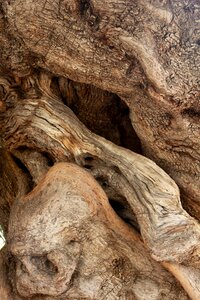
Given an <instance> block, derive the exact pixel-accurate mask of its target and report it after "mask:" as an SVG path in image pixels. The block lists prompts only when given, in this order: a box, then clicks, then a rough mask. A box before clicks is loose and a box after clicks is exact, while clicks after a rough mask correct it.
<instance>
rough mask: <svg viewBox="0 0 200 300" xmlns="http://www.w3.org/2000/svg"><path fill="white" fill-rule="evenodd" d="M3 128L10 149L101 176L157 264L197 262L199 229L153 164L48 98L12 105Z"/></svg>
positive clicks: (175, 192) (175, 191)
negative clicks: (123, 202) (129, 212)
mask: <svg viewBox="0 0 200 300" xmlns="http://www.w3.org/2000/svg"><path fill="white" fill-rule="evenodd" d="M22 116H23V118H22ZM25 116H26V117H25ZM2 128H3V129H4V130H3V139H4V143H5V146H6V148H7V149H9V150H10V151H16V150H15V149H16V148H18V147H21V146H23V147H25V146H26V147H30V148H33V147H35V145H37V148H38V150H39V151H41V152H44V151H48V153H49V154H50V156H52V158H53V159H57V160H68V161H73V162H76V163H77V164H79V165H80V166H82V167H86V168H88V169H89V170H90V171H91V172H92V174H94V176H96V178H97V180H98V178H102V177H103V178H104V180H106V181H107V184H108V185H109V186H111V187H112V188H113V189H114V190H116V191H117V192H118V193H119V192H121V193H122V194H123V196H125V197H126V199H127V201H128V203H129V204H130V206H131V208H132V209H133V211H134V213H135V214H136V217H137V220H138V223H139V226H140V231H141V234H142V238H143V240H144V243H145V244H146V245H147V246H148V248H149V249H150V252H151V255H152V256H153V257H154V258H155V259H156V260H158V261H161V262H162V261H164V262H170V263H172V264H174V263H183V262H184V263H186V264H189V265H191V264H192V265H193V264H194V263H195V262H196V260H197V258H196V256H198V245H199V239H200V231H199V225H198V223H197V222H196V221H195V220H194V219H193V218H191V217H190V216H189V215H188V214H187V213H186V212H185V211H184V210H183V208H182V206H181V203H180V196H179V190H178V187H177V186H176V184H175V183H174V181H173V180H172V179H171V178H170V177H169V176H168V175H167V174H166V173H165V172H164V171H163V170H162V169H160V168H159V167H158V166H157V165H156V164H155V163H154V162H152V161H150V160H149V159H147V158H145V157H143V156H141V155H139V154H136V153H133V152H131V151H129V150H126V149H123V148H121V147H118V146H116V145H114V144H112V143H111V142H108V141H106V140H105V139H103V138H101V137H99V136H96V135H95V134H92V133H91V132H90V131H89V130H88V129H87V128H86V127H85V126H84V125H83V124H81V123H80V121H79V120H78V119H77V118H76V117H75V115H74V114H73V113H72V112H71V111H70V109H69V108H67V107H66V106H65V105H64V104H62V103H61V102H57V101H55V100H53V99H51V98H50V97H42V98H40V99H30V100H29V99H26V103H20V102H19V101H17V102H16V103H15V105H14V108H12V109H9V110H7V116H6V117H5V116H4V119H3V122H2ZM22 128H23V130H22ZM13 131H14V132H15V134H13ZM55 145H56V147H55ZM39 148H40V149H39ZM30 171H31V169H30ZM197 263H198V261H197ZM177 278H179V274H178V276H177ZM186 287H187V286H186Z"/></svg>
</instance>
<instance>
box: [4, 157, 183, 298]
mask: <svg viewBox="0 0 200 300" xmlns="http://www.w3.org/2000/svg"><path fill="white" fill-rule="evenodd" d="M8 243H9V250H10V251H11V253H12V254H13V255H14V257H15V260H16V278H15V281H14V282H13V288H14V290H15V291H16V293H17V294H19V295H20V296H23V297H32V296H33V298H31V299H37V300H38V299H40V297H41V296H40V295H46V296H54V297H56V299H99V300H100V299H102V300H103V299H105V300H106V299H108V300H112V299H124V300H128V299H132V300H133V299H144V295H145V299H146V300H148V299H149V300H154V299H161V298H162V299H166V300H168V299H188V298H187V296H186V294H184V292H183V291H181V289H180V288H179V286H178V284H175V282H174V280H173V278H172V277H170V275H169V274H168V273H167V272H166V271H165V270H164V269H163V268H162V267H161V266H160V265H159V264H158V263H156V262H155V261H154V260H153V259H152V258H150V255H149V253H148V252H147V250H146V248H145V247H144V245H142V242H141V240H140V239H139V237H138V235H137V234H136V233H135V232H134V230H133V228H130V227H128V225H126V224H125V223H124V222H123V221H122V220H121V219H120V218H119V217H118V216H117V214H116V213H115V212H114V211H113V209H112V208H111V206H110V204H109V202H108V199H107V196H106V194H105V193H104V191H103V189H102V188H101V187H100V185H98V184H97V182H96V181H95V180H94V178H93V177H92V176H91V175H90V174H89V172H88V171H85V170H84V169H83V168H80V167H78V166H76V165H74V164H69V163H59V164H56V165H55V166H54V167H52V168H51V169H50V170H49V172H48V173H47V174H46V176H45V177H44V178H43V179H42V180H41V181H40V182H39V184H38V185H37V186H36V187H35V188H34V189H33V191H32V192H31V193H29V194H28V195H26V196H25V197H23V198H21V199H18V200H17V201H16V202H15V203H14V205H13V207H12V212H11V217H10V224H9V237H8ZM14 271H15V270H12V271H11V272H14ZM158 274H159V275H158ZM13 278H14V276H13ZM34 296H35V297H34ZM38 297H39V298H38ZM41 299H52V298H51V297H50V298H48V297H47V298H46V297H44V298H42V297H41Z"/></svg>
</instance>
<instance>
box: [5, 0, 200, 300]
mask: <svg viewBox="0 0 200 300" xmlns="http://www.w3.org/2000/svg"><path fill="white" fill-rule="evenodd" d="M199 11H200V4H199V0H192V1H185V0H184V1H176V0H170V1H167V0H166V1H157V0H155V1H151V0H147V1H144V0H138V1H131V0H120V1H117V0H115V1H113V0H109V1H107V0H103V1H98V0H86V1H85V0H84V1H82V0H77V1H72V0H68V1H65V0H61V1H59V0H48V1H45V0H26V1H21V0H9V1H8V0H2V1H1V0H0V42H1V49H0V58H1V64H0V73H1V78H0V127H1V139H0V146H1V147H3V148H4V149H5V150H3V151H5V152H7V151H9V152H11V153H12V155H14V157H15V162H16V163H17V162H18V163H19V164H21V167H20V168H22V169H24V171H25V172H22V173H19V172H18V171H17V170H18V169H19V168H17V167H16V166H15V167H13V170H15V171H14V174H16V173H15V172H17V175H18V174H21V175H22V177H21V175H19V179H20V180H18V181H17V184H16V190H15V191H14V194H15V195H16V194H17V193H16V191H17V192H19V194H21V195H23V194H24V193H26V192H27V190H28V189H30V188H31V187H33V186H34V185H35V184H37V183H38V182H40V179H41V176H42V175H43V174H44V173H45V172H46V171H47V170H48V169H49V167H50V166H51V165H52V164H53V163H55V162H58V161H69V162H74V163H76V164H78V165H80V166H81V167H82V168H87V169H88V170H90V172H91V174H92V175H93V176H94V177H95V178H96V180H97V181H98V182H99V183H100V184H101V185H102V187H103V188H104V190H105V192H106V193H107V195H108V197H109V196H110V197H111V200H112V198H114V200H115V198H117V199H118V200H119V201H126V202H127V203H129V204H128V206H127V207H128V210H129V215H131V220H133V223H134V222H137V221H138V223H139V228H140V231H141V235H142V238H143V240H144V243H145V245H146V246H147V247H148V248H149V250H150V252H151V254H152V255H153V257H154V258H155V259H157V260H159V261H161V262H162V263H163V264H164V265H165V266H166V267H167V268H168V269H169V270H170V272H172V273H173V274H174V275H175V276H176V277H177V278H178V280H180V282H181V284H182V286H183V287H184V289H185V290H187V292H188V294H189V295H190V297H191V298H192V299H198V298H200V297H199V294H198V293H199V291H198V284H196V282H198V281H199V279H198V280H197V278H198V277H199V274H198V272H197V269H198V266H199V224H198V223H197V221H196V220H195V219H193V218H192V217H190V216H189V214H188V213H186V211H185V210H184V209H183V208H182V205H181V203H180V196H179V190H178V188H177V186H176V184H175V183H174V182H173V180H172V179H171V178H170V177H169V176H167V175H166V174H165V173H164V172H163V171H162V170H161V169H160V168H158V166H157V165H155V164H154V163H153V162H152V161H150V160H147V159H146V158H144V157H142V156H139V155H136V154H134V153H131V152H130V151H127V150H125V149H122V148H120V147H117V146H116V145H114V144H112V143H109V142H108V141H106V140H104V139H102V138H100V137H98V136H96V135H94V134H92V133H91V132H90V131H88V130H87V129H86V128H85V127H84V126H83V125H82V124H81V123H80V122H78V121H77V119H76V118H75V117H74V115H73V114H72V113H71V112H70V110H68V109H67V108H66V106H64V105H63V103H62V101H63V102H64V103H65V104H66V103H67V104H68V105H69V101H70V102H71V104H72V103H73V101H76V103H77V111H76V113H77V115H78V116H79V118H80V119H81V120H83V121H85V124H86V125H87V126H88V127H90V126H91V124H90V122H91V120H92V119H93V118H94V119H95V118H96V117H95V113H96V115H97V112H98V108H97V106H98V107H100V108H102V107H104V105H106V106H107V104H106V103H108V102H109V99H110V98H109V97H111V98H112V96H111V95H110V96H108V95H107V96H106V93H107V92H106V91H109V92H114V93H116V94H117V96H116V97H121V99H122V100H123V101H124V102H125V103H126V104H127V105H128V107H129V110H130V119H131V122H132V125H133V127H134V130H135V131H136V133H137V135H138V137H139V138H140V141H141V145H142V151H143V154H144V155H145V156H147V157H149V158H150V159H152V160H153V161H154V162H156V163H157V164H158V165H159V166H160V167H162V168H163V169H164V170H165V171H166V172H167V173H168V174H169V175H170V176H171V177H172V178H173V179H174V180H175V182H176V183H177V184H178V186H179V188H180V191H181V196H182V198H181V200H182V202H183V205H184V207H185V208H186V209H187V211H188V212H189V213H190V214H191V215H192V216H195V217H196V219H198V220H200V209H199V201H200V198H199V195H200V194H199V176H200V169H199V147H200V143H199V134H200V132H199V110H200V108H199V86H200V85H199V65H200V61H199V59H200V55H199V49H200V48H199V45H200V41H199V29H200V22H199ZM55 78H56V81H55V80H54V79H55ZM69 79H70V80H74V81H77V82H79V83H77V87H78V89H81V92H80V93H77V94H78V97H77V98H76V97H75V96H74V95H73V96H72V97H70V95H69V92H70V90H69V89H70V88H69V85H68V80H69ZM80 82H81V83H86V84H91V86H89V87H88V88H86V90H88V91H89V90H90V96H89V97H86V96H84V93H83V91H84V89H85V88H84V87H83V86H82V85H81V83H80ZM73 85H74V86H75V85H76V83H73ZM92 85H94V86H95V88H93V87H92ZM97 88H101V89H102V90H99V99H101V96H102V98H104V97H107V98H106V100H105V102H104V103H103V102H102V103H101V104H100V102H101V101H100V100H98V105H95V107H96V112H94V111H93V112H92V113H93V115H91V117H89V119H88V120H87V117H86V114H87V112H88V111H89V112H91V111H92V110H90V109H91V107H92V104H91V103H92V95H94V94H96V93H97ZM105 90H106V91H105ZM76 96H77V95H76ZM114 97H115V96H114ZM75 98H76V99H75ZM82 98H83V99H82ZM97 99H98V97H96V101H97ZM87 101H89V102H88V103H89V104H90V105H91V106H88V109H87ZM94 102H95V101H94ZM100 108H99V110H100ZM113 112H114V109H113ZM81 114H82V115H81ZM109 117H111V115H110V116H109ZM109 117H108V116H106V114H104V116H103V115H102V119H101V120H99V123H98V122H97V123H98V124H96V127H95V132H97V133H100V134H101V128H102V127H101V126H102V123H101V121H103V122H104V124H109V126H110V127H109V126H107V132H108V133H106V130H105V131H104V136H105V137H106V138H109V139H110V140H112V141H113V142H115V143H117V144H120V143H119V132H118V131H117V130H115V129H116V128H117V127H116V124H115V125H113V124H111V123H109V122H108V120H109ZM111 129H112V130H113V132H111ZM114 131H115V132H114ZM102 135H103V134H102ZM125 147H128V146H127V145H125ZM131 147H132V146H131ZM136 148H137V147H136ZM136 148H135V149H136ZM131 149H134V148H131ZM135 149H134V150H135ZM6 155H7V154H6ZM6 157H8V156H6ZM29 158H30V159H29ZM6 159H7V158H6ZM11 160H12V159H11ZM37 160H38V165H37V164H36V161H37ZM11 165H12V164H11ZM3 169H4V170H6V172H5V173H4V174H8V175H9V179H8V183H9V184H10V183H11V182H13V178H14V176H13V175H14V174H12V175H11V172H10V171H8V168H7V167H5V166H3ZM11 169H12V168H11ZM23 173H26V174H23ZM29 173H30V174H29ZM30 175H31V176H30ZM5 178H6V177H5V176H4V177H3V180H2V181H1V183H0V184H1V186H2V187H3V195H5V198H4V197H2V196H1V198H0V201H1V202H2V203H5V201H6V200H7V199H8V198H9V197H10V198H9V199H8V200H9V201H10V203H12V201H13V192H12V191H11V189H10V188H9V189H8V192H7V191H6V189H5V184H4V183H5V182H6V181H5ZM21 179H22V180H21ZM20 181H21V182H23V184H22V186H21V188H20ZM122 199H123V200H122ZM3 205H4V204H3ZM131 208H132V209H133V212H134V214H132V209H131ZM1 215H3V214H2V211H1V210H0V216H1ZM136 218H137V221H136ZM5 219H6V220H5V224H6V223H7V217H6V218H5ZM5 227H6V225H5ZM137 228H138V227H137ZM163 261H164V262H163ZM166 261H167V262H166ZM181 263H184V265H183V264H181ZM4 265H5V264H4ZM5 273H6V271H5V272H4V274H5ZM130 297H131V296H130Z"/></svg>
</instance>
